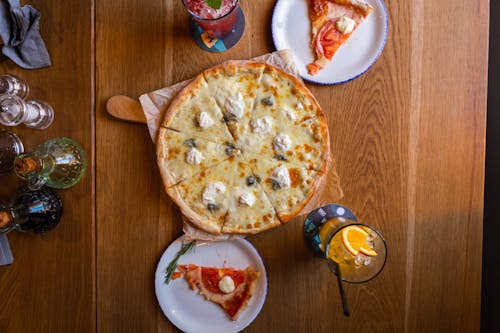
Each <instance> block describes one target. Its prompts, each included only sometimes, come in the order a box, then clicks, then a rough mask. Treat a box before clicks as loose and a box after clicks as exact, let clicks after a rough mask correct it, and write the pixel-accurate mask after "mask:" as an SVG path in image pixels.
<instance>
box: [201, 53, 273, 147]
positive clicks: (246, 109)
mask: <svg viewBox="0 0 500 333" xmlns="http://www.w3.org/2000/svg"><path fill="white" fill-rule="evenodd" d="M242 64H244V66H242ZM264 67H265V65H264V64H262V63H258V62H252V61H229V62H225V63H224V64H222V65H220V66H216V67H214V68H211V69H209V70H207V71H205V72H204V73H203V74H204V76H205V79H206V81H207V83H208V87H209V89H210V92H211V94H212V96H214V98H215V100H216V101H217V105H218V106H219V108H220V109H221V110H222V113H223V120H224V122H225V123H226V124H227V126H228V127H229V130H230V132H231V134H232V135H233V137H234V138H237V137H238V136H239V133H240V132H241V124H242V120H243V119H245V118H249V117H250V116H251V113H252V109H253V103H254V99H255V91H256V90H257V88H258V86H259V84H260V78H261V76H262V72H263V70H264Z"/></svg>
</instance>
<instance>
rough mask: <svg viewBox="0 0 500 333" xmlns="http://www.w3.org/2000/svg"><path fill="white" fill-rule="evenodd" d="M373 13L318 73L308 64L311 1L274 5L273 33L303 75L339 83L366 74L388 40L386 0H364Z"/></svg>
mask: <svg viewBox="0 0 500 333" xmlns="http://www.w3.org/2000/svg"><path fill="white" fill-rule="evenodd" d="M365 1H366V2H368V3H369V4H370V5H372V6H373V9H374V10H373V12H372V13H371V14H370V15H369V16H368V17H367V18H366V19H365V20H364V21H363V23H362V24H361V25H360V26H359V27H358V28H357V29H356V30H355V31H354V32H353V34H352V36H351V37H350V38H349V39H348V40H347V41H346V42H345V43H344V44H343V45H342V46H341V47H340V48H339V49H338V51H337V53H336V54H335V55H334V56H333V59H332V62H331V63H330V64H328V66H326V67H325V68H323V69H322V70H321V71H320V72H319V73H318V74H316V75H309V74H308V73H307V68H306V66H307V65H308V64H310V63H311V62H313V60H314V56H313V52H312V50H311V47H310V44H311V23H310V19H309V8H308V3H309V0H278V2H277V3H276V6H275V7H274V13H273V21H272V32H273V41H274V45H275V47H276V49H277V50H283V49H291V50H292V51H293V55H294V60H295V64H296V65H297V68H298V70H299V73H300V76H302V78H303V79H304V80H307V81H310V82H315V83H320V84H339V83H345V82H348V81H351V80H353V79H355V78H357V77H358V76H360V75H362V74H363V73H365V72H366V71H367V70H368V69H370V67H371V66H372V65H373V64H374V63H375V62H376V61H377V59H378V57H379V56H380V54H381V53H382V50H383V49H384V46H385V41H386V39H387V30H388V22H387V11H386V9H385V5H384V1H383V0H365Z"/></svg>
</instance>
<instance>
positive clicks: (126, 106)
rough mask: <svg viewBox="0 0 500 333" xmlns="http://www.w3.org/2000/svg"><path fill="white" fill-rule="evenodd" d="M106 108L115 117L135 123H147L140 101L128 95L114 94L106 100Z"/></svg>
mask: <svg viewBox="0 0 500 333" xmlns="http://www.w3.org/2000/svg"><path fill="white" fill-rule="evenodd" d="M106 110H107V111H108V113H109V114H110V115H112V116H113V117H115V118H118V119H121V120H126V121H131V122H134V123H141V124H147V121H146V117H145V116H144V112H143V110H142V106H141V103H139V101H137V100H135V99H133V98H130V97H128V96H123V95H117V96H112V97H110V98H109V99H108V101H107V102H106Z"/></svg>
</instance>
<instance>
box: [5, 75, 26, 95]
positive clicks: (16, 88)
mask: <svg viewBox="0 0 500 333" xmlns="http://www.w3.org/2000/svg"><path fill="white" fill-rule="evenodd" d="M28 92H29V86H28V83H27V82H26V81H25V80H23V79H21V78H19V77H17V76H14V75H12V74H4V75H0V94H11V95H16V96H19V97H20V98H21V99H24V98H26V96H28Z"/></svg>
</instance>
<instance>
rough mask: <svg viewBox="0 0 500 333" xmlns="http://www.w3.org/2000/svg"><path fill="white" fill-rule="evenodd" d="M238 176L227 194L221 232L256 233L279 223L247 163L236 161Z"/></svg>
mask: <svg viewBox="0 0 500 333" xmlns="http://www.w3.org/2000/svg"><path fill="white" fill-rule="evenodd" d="M237 168H238V170H237V171H238V178H237V179H235V180H234V182H233V188H232V190H231V193H230V195H229V202H228V211H227V215H226V219H225V222H224V225H223V226H222V232H223V233H239V234H248V233H256V232H260V231H263V230H267V229H269V228H272V227H275V226H277V225H279V224H280V223H281V222H280V220H279V219H278V217H277V216H276V212H275V211H274V208H273V206H272V205H271V202H270V201H269V199H268V198H267V196H266V194H265V193H264V190H263V189H262V186H261V184H260V183H261V180H260V178H258V177H257V176H255V175H254V174H253V172H252V169H251V168H250V167H249V166H248V164H246V163H243V162H238V166H237Z"/></svg>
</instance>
